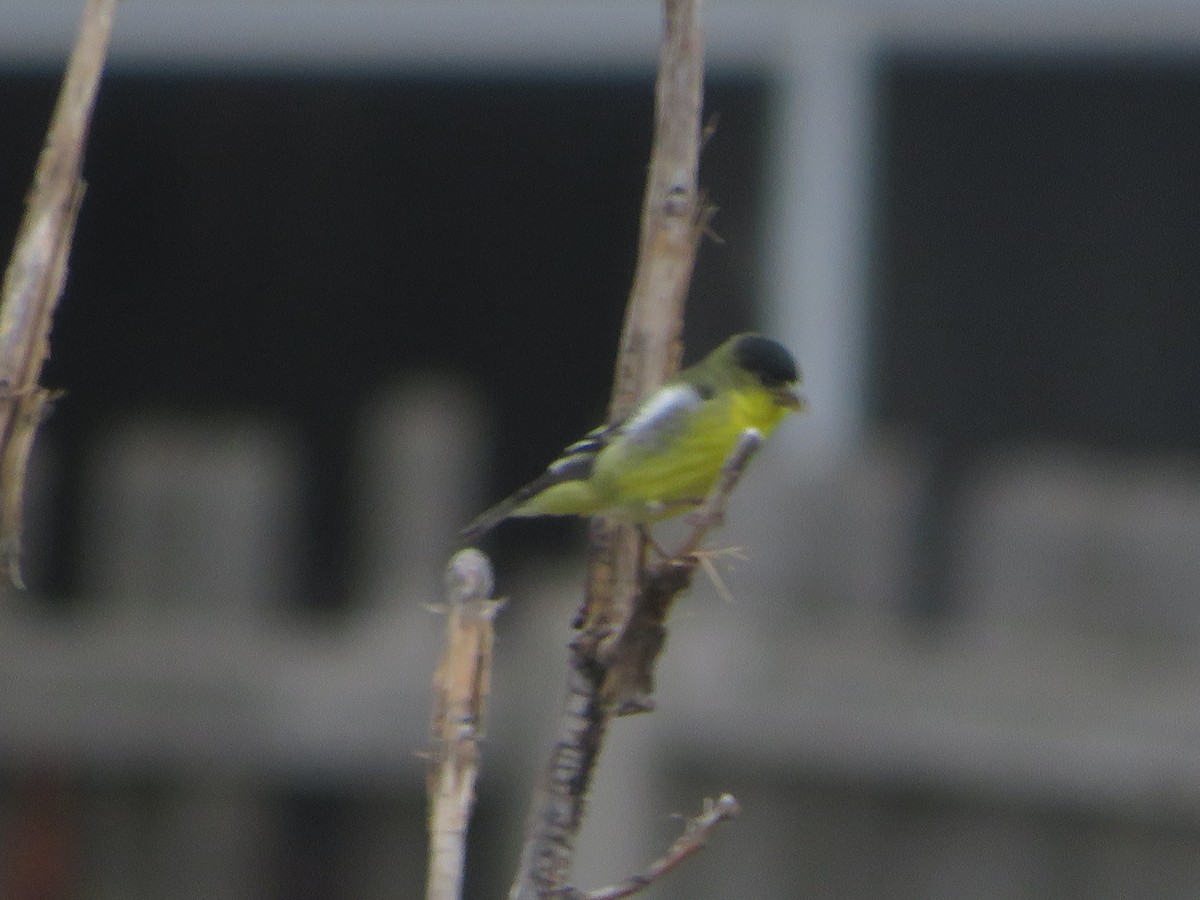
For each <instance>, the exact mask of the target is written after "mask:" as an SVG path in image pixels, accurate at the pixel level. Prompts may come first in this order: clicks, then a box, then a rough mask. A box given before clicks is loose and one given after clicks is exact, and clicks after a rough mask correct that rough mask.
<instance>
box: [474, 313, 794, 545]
mask: <svg viewBox="0 0 1200 900" xmlns="http://www.w3.org/2000/svg"><path fill="white" fill-rule="evenodd" d="M799 384H800V370H799V369H798V368H797V366H796V360H795V359H794V358H793V357H792V354H791V353H789V352H788V350H787V348H785V347H784V346H783V345H782V344H780V343H779V342H778V341H773V340H771V339H770V338H767V337H763V336H762V335H758V334H739V335H735V336H734V337H731V338H730V339H729V340H727V341H725V343H723V344H721V346H719V347H718V348H717V349H716V350H714V351H713V352H712V353H710V354H709V355H708V356H706V357H705V358H704V359H702V360H701V361H700V362H698V363H696V365H694V366H691V367H690V368H687V369H684V370H683V371H682V372H680V373H679V374H678V375H676V376H675V377H674V378H672V379H671V380H670V381H668V382H666V383H665V384H664V385H663V386H662V387H660V388H659V389H658V390H657V391H655V392H654V393H653V394H651V395H650V396H649V397H648V398H647V399H646V400H644V401H643V402H642V403H641V404H640V405H639V406H638V407H637V409H635V410H634V411H633V412H632V413H631V414H630V415H629V416H628V417H627V418H625V419H624V420H622V421H620V422H615V423H612V424H609V425H604V426H601V427H600V428H597V429H596V430H594V431H592V432H590V433H589V434H587V435H586V436H585V437H584V438H583V439H582V440H579V441H576V442H575V443H574V444H571V445H570V446H569V447H567V448H566V449H565V450H564V451H563V453H562V456H560V457H559V458H558V459H556V460H555V461H554V462H552V463H551V464H550V465H549V466H548V467H547V469H546V471H545V472H543V473H542V474H541V475H540V476H539V477H537V478H536V479H534V480H533V481H531V482H530V483H529V484H527V485H525V486H524V487H523V488H521V489H520V490H518V491H517V492H516V493H515V494H513V495H512V496H511V497H509V498H507V499H506V500H502V501H501V502H500V503H498V504H496V505H495V506H493V507H492V508H491V509H489V510H487V511H486V512H484V513H483V514H482V515H480V516H479V517H478V518H476V519H475V520H474V521H473V522H471V524H470V525H468V526H467V527H466V528H464V529H463V530H462V532H461V536H462V538H463V540H464V541H468V542H469V541H474V540H476V539H478V538H480V537H482V536H483V535H484V534H486V533H487V532H488V531H490V530H491V529H492V528H494V527H495V526H496V525H498V524H500V522H502V521H503V520H504V519H507V518H509V517H510V516H547V515H549V516H563V515H574V516H591V515H597V514H601V513H602V514H604V515H610V516H613V517H614V518H617V519H620V520H622V521H625V522H631V523H637V524H647V523H649V522H655V521H659V520H661V519H666V518H670V517H671V516H674V515H678V514H679V513H681V512H683V511H684V510H686V509H689V508H691V507H694V506H696V505H698V504H699V503H700V502H701V501H703V500H704V498H705V497H706V496H707V495H708V493H709V491H710V490H711V489H712V487H713V485H714V484H715V483H716V480H717V478H718V476H719V475H720V473H721V467H722V466H723V465H724V463H725V460H726V458H727V457H728V456H729V454H730V453H732V452H733V448H734V445H735V444H736V443H737V440H738V438H739V437H740V436H741V434H742V432H744V431H745V430H746V429H748V428H754V429H757V430H758V431H759V432H760V433H761V434H762V436H763V437H766V436H767V435H769V434H770V433H771V432H772V431H773V430H774V429H775V426H776V425H778V424H779V423H780V422H781V421H782V420H783V418H784V417H785V416H786V415H787V414H788V413H790V412H799V411H802V410H803V409H804V407H805V400H804V397H803V396H802V395H801V394H799V393H798V392H797V391H796V388H797V387H798V386H799Z"/></svg>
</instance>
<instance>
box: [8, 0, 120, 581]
mask: <svg viewBox="0 0 1200 900" xmlns="http://www.w3.org/2000/svg"><path fill="white" fill-rule="evenodd" d="M116 6H117V0H88V2H87V5H86V6H85V7H84V10H83V17H82V19H81V20H80V24H79V32H78V35H77V36H76V39H75V47H74V49H73V50H72V51H71V57H70V59H69V60H68V62H67V71H66V75H65V76H64V77H63V85H62V89H61V91H60V92H59V95H58V103H57V105H56V106H55V108H54V115H53V117H52V118H51V120H50V127H49V128H48V129H47V131H46V143H45V145H44V146H43V147H42V153H41V156H39V157H38V163H37V169H36V171H35V172H34V176H33V186H32V187H31V188H30V191H29V198H28V200H27V202H26V207H25V216H24V218H23V219H22V221H21V227H20V229H19V230H18V231H17V238H16V241H15V242H14V244H13V252H12V258H11V259H10V260H9V264H8V269H7V271H6V272H5V273H4V286H3V289H2V291H0V571H2V572H3V573H4V574H5V575H7V576H8V578H9V580H10V581H12V583H13V584H15V585H17V586H18V587H22V586H23V584H22V581H21V569H20V553H21V520H22V504H23V499H24V492H25V472H26V469H27V468H28V462H29V452H30V450H31V449H32V447H33V439H34V435H35V433H36V431H37V427H38V424H39V423H40V422H41V420H42V418H43V416H44V415H45V412H46V409H47V404H48V403H49V401H50V400H51V399H52V394H51V392H50V391H47V390H45V389H44V388H41V387H39V386H38V380H39V378H40V377H41V372H42V363H43V362H45V359H46V357H47V356H48V355H49V352H50V322H51V317H52V316H53V314H54V308H55V306H57V305H58V299H59V297H60V296H61V295H62V289H63V283H64V280H65V278H66V271H67V257H68V255H69V254H70V250H71V239H72V236H73V235H74V232H75V220H76V218H77V217H78V213H79V205H80V203H81V202H82V200H83V179H82V177H81V173H82V167H83V151H84V146H85V144H86V143H87V134H88V126H89V124H90V122H91V118H92V109H93V106H94V105H95V99H96V91H97V89H98V87H99V83H100V73H101V71H102V70H103V68H104V60H105V57H106V56H107V54H108V42H109V37H110V35H111V34H112V25H113V18H114V16H115V14H116Z"/></svg>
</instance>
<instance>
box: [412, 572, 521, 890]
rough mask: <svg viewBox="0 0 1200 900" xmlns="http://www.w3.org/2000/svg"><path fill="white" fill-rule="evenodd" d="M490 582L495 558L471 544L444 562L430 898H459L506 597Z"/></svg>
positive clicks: (431, 777) (432, 777)
mask: <svg viewBox="0 0 1200 900" xmlns="http://www.w3.org/2000/svg"><path fill="white" fill-rule="evenodd" d="M493 584H494V580H493V576H492V567H491V563H489V562H488V558H487V557H486V556H484V555H483V554H482V553H480V552H479V551H478V550H475V549H473V548H469V549H466V550H462V551H460V552H459V553H456V554H455V555H454V557H453V558H452V559H451V560H450V563H449V564H448V565H447V567H446V645H445V648H444V650H443V651H442V658H441V660H440V661H439V662H438V667H437V670H436V671H435V672H434V674H433V688H434V707H433V720H432V723H431V731H432V733H433V739H434V741H435V742H436V743H437V754H436V757H435V763H434V768H433V769H432V771H431V772H430V775H429V783H428V791H429V879H428V885H427V891H426V897H427V898H428V900H457V898H458V897H459V896H460V895H461V891H462V878H463V866H464V860H465V858H466V839H467V825H468V823H469V821H470V818H471V809H472V807H473V806H474V804H475V782H476V780H477V778H478V776H479V747H478V745H479V739H480V738H481V737H482V736H483V730H484V710H485V705H486V703H487V696H488V691H489V688H490V684H491V671H492V645H493V641H494V630H493V620H494V619H495V617H496V613H497V612H498V611H499V609H500V607H501V606H502V605H503V601H500V600H493V599H491V596H492V588H493Z"/></svg>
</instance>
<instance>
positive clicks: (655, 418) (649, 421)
mask: <svg viewBox="0 0 1200 900" xmlns="http://www.w3.org/2000/svg"><path fill="white" fill-rule="evenodd" d="M703 402H704V396H703V394H702V392H701V391H699V390H697V389H696V388H695V387H693V386H692V385H690V384H687V383H684V382H677V383H674V384H667V385H664V386H663V387H661V388H659V389H658V390H657V391H655V392H654V393H653V394H651V395H650V397H649V398H647V400H646V402H645V403H643V404H642V405H641V406H640V407H639V408H638V409H637V410H636V411H635V412H634V414H633V415H632V416H631V417H630V418H629V419H628V421H626V422H625V423H624V424H622V425H621V426H620V436H621V440H622V442H624V443H627V444H628V445H629V446H630V447H631V448H637V449H638V450H651V451H652V450H654V449H658V448H660V447H662V446H663V445H664V444H665V443H666V442H667V441H669V440H670V438H672V437H674V436H675V435H677V434H678V433H679V432H680V431H681V430H682V429H683V427H684V426H685V425H686V423H687V421H688V418H689V417H690V416H691V415H692V414H693V413H695V411H696V410H697V409H699V408H700V406H701V404H702V403H703ZM614 438H615V436H613V437H611V438H610V439H609V443H611V442H612V441H613V439H614Z"/></svg>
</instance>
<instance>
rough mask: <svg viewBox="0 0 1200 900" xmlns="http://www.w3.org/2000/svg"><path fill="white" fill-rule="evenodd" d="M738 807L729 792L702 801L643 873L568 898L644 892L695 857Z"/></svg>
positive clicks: (609, 898)
mask: <svg viewBox="0 0 1200 900" xmlns="http://www.w3.org/2000/svg"><path fill="white" fill-rule="evenodd" d="M739 812H741V807H740V806H738V802H737V800H736V799H735V798H734V796H733V795H732V794H722V795H721V796H720V797H718V798H717V799H716V800H715V801H713V800H706V801H704V812H702V813H701V814H700V815H698V816H696V817H695V818H694V819H689V820H688V822H687V825H686V826H685V827H684V830H683V834H681V835H680V836H679V837H678V838H676V839H675V843H674V844H672V845H671V849H669V850H668V851H667V852H666V853H665V854H663V856H662V857H660V858H659V859H657V860H655V861H654V862H653V863H652V864H651V865H650V867H649V868H648V869H646V871H645V872H643V873H642V874H640V875H633V876H630V877H629V878H628V879H626V880H625V881H624V882H622V883H621V884H614V885H612V886H610V887H606V888H600V889H599V890H595V891H587V892H583V891H574V890H573V891H572V893H571V894H570V895H569V900H622V898H624V897H632V896H633V895H634V894H636V893H638V892H640V891H644V890H645V889H646V888H648V887H650V885H652V884H654V882H656V881H658V880H659V879H660V878H662V877H663V876H664V875H668V874H670V873H671V872H672V871H674V870H675V868H676V866H678V865H679V864H680V863H681V862H683V861H684V860H685V859H688V858H689V857H692V856H695V855H696V854H697V853H699V852H700V851H701V850H703V849H704V845H705V844H706V843H708V836H709V835H710V834H711V833H712V830H713V829H714V828H716V827H717V826H718V825H720V824H721V823H722V822H727V821H729V820H730V819H732V818H734V817H735V816H736V815H737V814H738V813H739Z"/></svg>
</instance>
